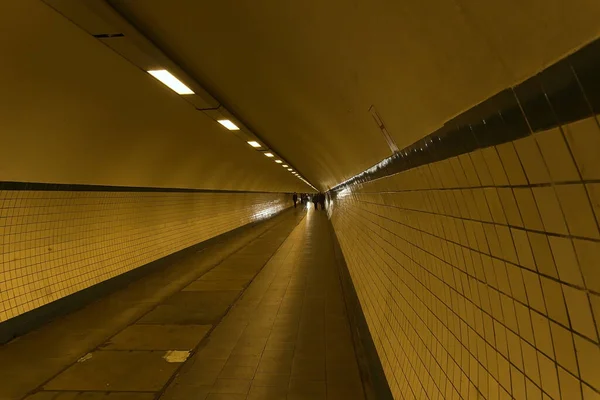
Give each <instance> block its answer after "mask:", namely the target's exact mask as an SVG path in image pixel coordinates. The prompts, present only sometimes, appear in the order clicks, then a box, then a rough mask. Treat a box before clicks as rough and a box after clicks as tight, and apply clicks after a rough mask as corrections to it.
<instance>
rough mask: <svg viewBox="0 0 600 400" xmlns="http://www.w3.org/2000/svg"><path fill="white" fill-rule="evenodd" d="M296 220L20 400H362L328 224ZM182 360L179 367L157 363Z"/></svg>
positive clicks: (317, 218)
mask: <svg viewBox="0 0 600 400" xmlns="http://www.w3.org/2000/svg"><path fill="white" fill-rule="evenodd" d="M303 213H304V211H301V210H296V211H294V212H289V213H286V216H281V217H278V218H280V219H281V220H282V222H281V223H278V224H274V226H272V227H271V229H269V230H267V231H266V232H264V233H263V234H262V235H260V236H258V237H257V238H255V239H254V240H252V241H251V242H249V243H247V244H246V245H245V246H244V247H242V248H241V249H240V250H238V251H237V252H235V253H233V254H231V255H229V256H227V257H226V258H225V259H224V260H223V261H222V262H220V263H219V264H218V265H217V266H216V267H215V268H213V269H210V270H209V271H208V272H206V273H204V274H203V275H202V276H201V277H200V278H198V279H195V280H193V281H191V282H189V284H187V286H185V287H182V289H181V290H177V291H175V292H174V293H173V294H171V295H170V296H169V297H168V298H165V299H162V300H161V301H160V302H158V304H157V305H156V307H154V308H152V309H149V311H148V312H145V314H143V315H140V316H141V318H139V319H138V320H137V321H131V323H130V324H128V325H129V326H126V327H124V329H120V332H118V333H117V334H116V335H111V336H112V338H110V339H109V340H107V341H106V342H105V343H104V344H103V345H101V346H99V347H98V348H97V349H95V350H93V349H89V351H91V353H89V354H88V355H87V356H86V357H85V358H83V359H81V360H80V362H76V363H73V364H72V365H70V366H67V367H66V368H65V369H64V370H63V371H62V372H60V373H58V374H55V375H56V376H54V378H52V379H50V380H49V381H48V382H46V383H45V384H44V385H43V386H42V388H41V389H42V390H41V391H39V392H37V393H35V394H33V395H31V396H29V397H27V400H66V399H107V400H111V399H121V400H128V399H129V400H135V399H139V400H145V399H148V400H149V399H154V398H158V397H160V398H161V399H165V400H177V399H194V400H203V399H208V400H218V399H221V400H227V399H229V400H235V399H264V400H274V399H289V400H294V399H315V400H318V399H349V400H351V399H362V398H363V397H364V396H363V388H362V384H361V381H360V374H359V370H358V366H357V362H356V357H355V354H354V348H353V343H352V337H351V334H350V329H349V326H348V320H347V317H346V314H345V304H344V301H343V297H342V290H341V286H340V282H339V278H338V274H337V266H336V264H335V259H334V252H333V242H332V238H331V236H330V230H329V226H328V224H329V223H328V221H327V219H326V216H325V213H323V212H321V211H319V212H315V211H313V210H309V211H308V216H307V218H304V219H302V221H301V222H300V224H298V225H296V224H297V223H298V221H299V220H300V219H301V218H302V216H303ZM290 232H291V233H290ZM265 263H266V264H265ZM263 266H264V267H263ZM257 273H258V275H257ZM250 280H251V282H250ZM249 282H250V284H249V285H248V283H249ZM244 288H245V290H244ZM84 310H85V309H84ZM213 327H214V329H213ZM211 329H212V331H211ZM207 335H208V336H207ZM109 337H110V336H109ZM109 337H107V339H108V338H109ZM198 343H199V345H198ZM10 345H11V344H9V345H8V346H10ZM190 349H193V350H194V351H193V352H192V355H191V356H190V358H189V359H188V360H187V361H186V362H185V363H183V364H181V363H170V362H167V361H166V359H165V354H166V351H173V350H175V351H186V350H190ZM0 350H2V349H1V348H0ZM9 353H10V352H9ZM0 354H1V353H0ZM184 354H185V353H184ZM82 355H83V354H82ZM31 362H32V363H35V360H31ZM41 383H43V382H40V384H41Z"/></svg>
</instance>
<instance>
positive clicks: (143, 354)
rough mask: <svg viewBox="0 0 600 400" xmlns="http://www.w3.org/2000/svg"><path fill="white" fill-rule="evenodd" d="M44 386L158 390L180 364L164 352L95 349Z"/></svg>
mask: <svg viewBox="0 0 600 400" xmlns="http://www.w3.org/2000/svg"><path fill="white" fill-rule="evenodd" d="M90 354H91V357H89V356H86V357H89V358H88V359H86V360H85V361H78V362H76V363H75V364H73V365H72V366H70V367H69V368H67V369H66V370H65V371H64V372H62V373H61V374H59V375H58V376H57V377H56V378H54V379H52V380H51V381H50V382H48V383H47V384H46V385H45V386H44V390H55V391H61V390H69V391H126V392H158V391H160V390H161V389H162V388H163V386H164V385H165V384H166V383H167V381H168V380H169V379H170V378H171V376H172V375H173V373H174V372H175V370H176V369H177V368H178V367H180V364H179V363H169V362H167V361H166V360H165V359H164V356H165V352H164V351H95V352H93V353H90Z"/></svg>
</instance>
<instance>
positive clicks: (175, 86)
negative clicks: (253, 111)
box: [148, 69, 317, 190]
mask: <svg viewBox="0 0 600 400" xmlns="http://www.w3.org/2000/svg"><path fill="white" fill-rule="evenodd" d="M148 73H149V74H150V75H152V76H153V77H155V78H156V79H158V80H159V81H160V82H162V83H163V84H165V85H166V86H167V87H168V88H169V89H171V90H173V91H174V92H175V93H177V94H180V95H186V94H194V91H193V90H192V89H190V88H189V87H187V86H186V85H185V84H184V83H183V82H181V81H180V80H179V79H177V78H176V77H175V76H173V74H171V73H170V72H169V71H167V70H166V69H159V70H150V71H148ZM217 122H218V123H219V124H221V125H223V126H224V127H225V128H227V129H229V130H230V131H239V130H240V128H239V127H238V126H237V125H236V124H234V123H233V122H232V121H231V120H229V119H219V120H217ZM247 143H248V144H249V145H250V146H252V147H254V148H255V149H261V148H262V145H261V144H260V143H258V142H257V141H255V140H250V141H248V142H247ZM263 154H264V155H265V156H266V157H269V158H276V157H275V155H274V154H273V153H271V152H263ZM275 162H276V163H277V164H280V165H281V166H282V167H283V168H285V169H287V170H288V171H289V172H291V173H292V174H293V175H294V176H295V177H296V178H298V179H300V180H301V181H303V182H304V183H306V184H307V185H308V186H310V187H311V188H313V189H314V190H317V188H315V187H314V186H313V185H311V184H310V183H308V181H307V180H306V179H304V178H303V177H302V176H301V175H300V174H298V173H297V172H296V171H294V169H293V168H290V166H289V165H287V164H285V163H284V162H283V161H282V160H280V159H275Z"/></svg>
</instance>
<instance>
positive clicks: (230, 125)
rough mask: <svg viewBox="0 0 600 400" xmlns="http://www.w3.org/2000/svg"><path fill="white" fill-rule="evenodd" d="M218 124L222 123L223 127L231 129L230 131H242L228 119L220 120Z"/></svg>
mask: <svg viewBox="0 0 600 400" xmlns="http://www.w3.org/2000/svg"><path fill="white" fill-rule="evenodd" d="M217 122H218V123H220V124H221V125H223V126H224V127H225V128H227V129H229V130H230V131H239V130H240V128H238V127H237V125H236V124H234V123H233V122H231V121H230V120H228V119H220V120H218V121H217Z"/></svg>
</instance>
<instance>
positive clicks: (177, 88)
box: [148, 69, 194, 94]
mask: <svg viewBox="0 0 600 400" xmlns="http://www.w3.org/2000/svg"><path fill="white" fill-rule="evenodd" d="M148 73H149V74H150V75H152V76H153V77H155V78H156V79H158V80H159V81H161V82H162V83H163V84H165V85H166V86H167V87H169V89H171V90H172V91H174V92H175V93H177V94H194V92H193V91H192V89H190V88H189V87H187V86H185V85H184V84H183V82H181V81H180V80H179V79H177V78H175V77H174V76H173V75H172V74H171V73H170V72H169V71H167V70H166V69H154V70H150V71H148Z"/></svg>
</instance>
